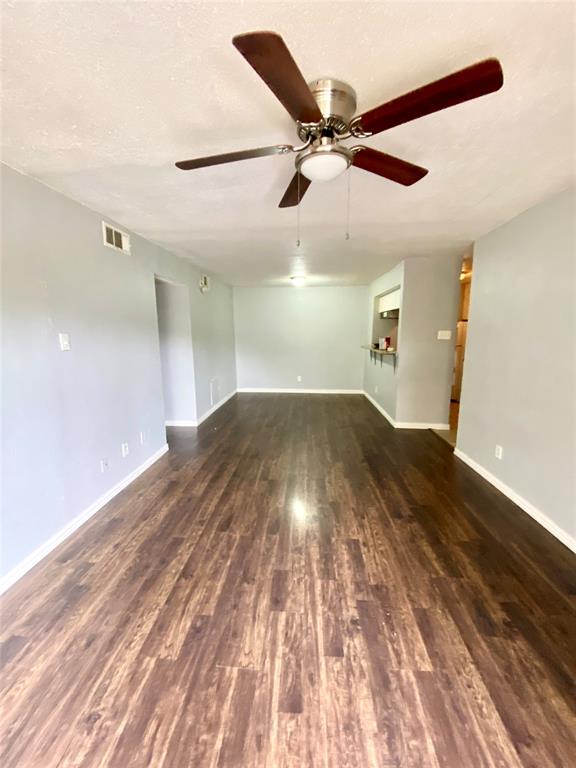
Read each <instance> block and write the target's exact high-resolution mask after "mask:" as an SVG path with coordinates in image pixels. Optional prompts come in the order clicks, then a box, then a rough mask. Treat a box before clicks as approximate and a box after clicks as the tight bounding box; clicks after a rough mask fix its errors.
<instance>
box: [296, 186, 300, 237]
mask: <svg viewBox="0 0 576 768" xmlns="http://www.w3.org/2000/svg"><path fill="white" fill-rule="evenodd" d="M297 179H298V198H297V199H298V203H297V205H296V247H297V248H300V171H298V176H297Z"/></svg>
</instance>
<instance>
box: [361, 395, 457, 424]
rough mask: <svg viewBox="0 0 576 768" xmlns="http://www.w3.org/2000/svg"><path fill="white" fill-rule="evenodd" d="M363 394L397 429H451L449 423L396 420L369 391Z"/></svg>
mask: <svg viewBox="0 0 576 768" xmlns="http://www.w3.org/2000/svg"><path fill="white" fill-rule="evenodd" d="M362 394H363V395H364V397H365V398H367V399H368V400H369V401H370V402H371V403H372V405H373V406H374V408H376V409H377V410H378V411H380V413H381V414H382V416H384V418H385V419H387V420H388V421H389V422H390V424H392V426H393V427H394V428H395V429H450V425H449V424H433V423H431V422H427V421H396V420H395V419H393V418H392V416H390V414H389V413H388V411H387V410H386V409H385V408H383V407H382V406H381V405H380V403H379V402H377V401H376V400H374V398H373V397H372V396H371V395H369V394H368V392H363V393H362Z"/></svg>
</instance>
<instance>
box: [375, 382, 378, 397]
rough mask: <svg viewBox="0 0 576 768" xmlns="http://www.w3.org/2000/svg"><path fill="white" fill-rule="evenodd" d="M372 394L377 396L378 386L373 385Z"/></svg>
mask: <svg viewBox="0 0 576 768" xmlns="http://www.w3.org/2000/svg"><path fill="white" fill-rule="evenodd" d="M374 394H375V395H377V394H378V384H374Z"/></svg>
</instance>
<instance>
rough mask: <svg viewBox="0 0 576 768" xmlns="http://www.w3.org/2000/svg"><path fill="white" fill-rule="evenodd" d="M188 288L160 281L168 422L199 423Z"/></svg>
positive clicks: (160, 330) (158, 299)
mask: <svg viewBox="0 0 576 768" xmlns="http://www.w3.org/2000/svg"><path fill="white" fill-rule="evenodd" d="M189 307H190V297H189V295H188V287H187V286H185V285H177V284H176V283H168V282H166V281H165V280H157V281H156V308H157V311H158V336H159V340H160V363H161V368H162V393H163V395H164V416H165V418H166V421H195V420H196V395H195V392H194V360H193V357H192V330H191V328H190V309H189Z"/></svg>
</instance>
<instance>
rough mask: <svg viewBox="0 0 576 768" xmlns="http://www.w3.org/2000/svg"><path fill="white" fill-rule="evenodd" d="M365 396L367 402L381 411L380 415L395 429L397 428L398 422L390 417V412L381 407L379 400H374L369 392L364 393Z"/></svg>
mask: <svg viewBox="0 0 576 768" xmlns="http://www.w3.org/2000/svg"><path fill="white" fill-rule="evenodd" d="M363 395H364V397H365V398H366V399H367V400H369V401H370V402H371V403H372V405H373V406H374V408H376V410H377V411H380V413H381V414H382V416H384V418H385V419H386V421H388V422H389V423H390V424H391V425H392V426H393V427H395V426H396V421H395V420H394V419H393V418H392V416H390V414H389V413H388V411H387V410H386V409H385V408H383V407H382V406H381V405H380V403H379V402H378V401H377V400H374V398H373V397H372V396H371V395H369V394H368V392H363Z"/></svg>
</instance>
